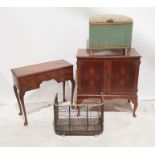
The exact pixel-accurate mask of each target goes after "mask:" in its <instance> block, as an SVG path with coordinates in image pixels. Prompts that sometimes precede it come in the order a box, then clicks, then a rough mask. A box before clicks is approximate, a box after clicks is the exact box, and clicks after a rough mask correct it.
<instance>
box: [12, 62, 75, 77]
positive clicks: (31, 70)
mask: <svg viewBox="0 0 155 155" xmlns="http://www.w3.org/2000/svg"><path fill="white" fill-rule="evenodd" d="M71 66H73V65H72V64H70V63H69V62H67V61H65V60H56V61H50V62H45V63H40V64H34V65H29V66H24V67H20V68H14V69H11V71H12V73H13V74H14V75H15V76H16V77H23V76H28V75H32V74H37V73H43V72H48V71H51V70H57V69H62V68H66V67H71Z"/></svg>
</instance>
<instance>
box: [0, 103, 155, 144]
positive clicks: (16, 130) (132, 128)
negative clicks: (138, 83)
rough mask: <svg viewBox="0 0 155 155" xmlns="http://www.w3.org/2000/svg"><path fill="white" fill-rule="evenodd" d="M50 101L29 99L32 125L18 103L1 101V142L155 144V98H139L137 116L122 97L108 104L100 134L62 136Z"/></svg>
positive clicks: (28, 107)
mask: <svg viewBox="0 0 155 155" xmlns="http://www.w3.org/2000/svg"><path fill="white" fill-rule="evenodd" d="M48 105H49V103H40V104H38V103H34V104H33V103H26V107H27V111H28V120H29V125H28V126H27V127H25V126H23V117H21V116H18V115H17V113H18V107H17V105H0V146H155V101H140V102H139V108H138V111H137V115H138V117H137V118H133V117H132V113H131V110H132V109H131V107H130V106H129V104H128V103H127V102H126V103H125V104H124V103H123V101H119V100H117V101H115V100H114V101H108V102H106V104H105V113H104V132H103V133H102V134H101V135H99V136H96V137H95V136H65V137H63V136H59V135H56V134H55V132H54V129H53V124H52V123H53V107H52V106H48Z"/></svg>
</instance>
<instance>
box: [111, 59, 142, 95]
mask: <svg viewBox="0 0 155 155" xmlns="http://www.w3.org/2000/svg"><path fill="white" fill-rule="evenodd" d="M139 63H140V61H139V60H137V59H131V60H129V59H126V60H125V59H123V60H121V59H120V60H112V61H111V67H110V70H109V71H110V92H109V93H110V94H135V93H137V81H138V71H139Z"/></svg>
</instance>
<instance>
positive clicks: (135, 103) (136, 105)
mask: <svg viewBox="0 0 155 155" xmlns="http://www.w3.org/2000/svg"><path fill="white" fill-rule="evenodd" d="M131 101H132V103H133V104H134V108H133V117H136V110H137V107H138V100H137V97H135V98H132V99H131Z"/></svg>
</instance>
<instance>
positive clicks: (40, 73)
mask: <svg viewBox="0 0 155 155" xmlns="http://www.w3.org/2000/svg"><path fill="white" fill-rule="evenodd" d="M11 72H12V75H13V81H14V85H13V89H14V93H15V96H16V98H17V101H18V105H19V110H20V112H19V115H22V112H23V113H24V118H25V122H24V125H25V126H27V125H28V121H27V113H26V109H25V104H24V95H25V93H26V92H27V91H30V90H33V89H37V88H39V87H40V84H41V83H42V82H43V81H48V80H52V79H55V80H56V81H57V82H63V101H66V99H65V81H67V80H70V81H71V84H72V91H71V103H73V94H74V87H75V81H74V78H73V65H72V64H70V63H68V62H67V61H65V60H57V61H51V62H46V63H41V64H36V65H30V66H25V67H20V68H15V69H12V70H11Z"/></svg>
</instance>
